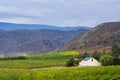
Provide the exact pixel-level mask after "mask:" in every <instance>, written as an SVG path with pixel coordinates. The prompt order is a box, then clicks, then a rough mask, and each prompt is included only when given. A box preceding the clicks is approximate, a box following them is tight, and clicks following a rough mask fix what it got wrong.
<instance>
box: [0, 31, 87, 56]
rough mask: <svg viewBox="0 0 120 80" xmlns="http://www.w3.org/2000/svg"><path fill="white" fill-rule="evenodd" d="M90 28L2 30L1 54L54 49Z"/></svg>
mask: <svg viewBox="0 0 120 80" xmlns="http://www.w3.org/2000/svg"><path fill="white" fill-rule="evenodd" d="M86 31H88V29H80V30H72V31H59V30H45V29H44V30H43V29H41V30H23V29H19V30H11V31H4V30H0V54H2V55H15V54H18V55H20V54H23V53H25V54H34V53H44V52H49V51H52V50H54V49H56V48H58V47H60V46H63V44H65V43H67V42H68V41H70V40H72V39H73V38H75V37H76V36H79V35H81V34H83V33H84V32H86Z"/></svg>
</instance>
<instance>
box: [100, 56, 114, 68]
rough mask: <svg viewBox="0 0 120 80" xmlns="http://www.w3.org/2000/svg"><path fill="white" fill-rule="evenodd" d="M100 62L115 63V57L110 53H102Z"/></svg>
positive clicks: (105, 63)
mask: <svg viewBox="0 0 120 80" xmlns="http://www.w3.org/2000/svg"><path fill="white" fill-rule="evenodd" d="M100 62H101V64H102V65H103V66H109V65H113V57H112V56H111V55H108V54H105V55H102V56H101V57H100Z"/></svg>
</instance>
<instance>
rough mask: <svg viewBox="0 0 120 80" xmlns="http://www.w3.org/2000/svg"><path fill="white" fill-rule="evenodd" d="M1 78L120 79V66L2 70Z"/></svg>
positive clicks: (26, 79) (56, 79)
mask: <svg viewBox="0 0 120 80" xmlns="http://www.w3.org/2000/svg"><path fill="white" fill-rule="evenodd" d="M0 79H1V80H120V66H109V67H108V66H107V67H80V68H63V69H46V70H39V69H38V70H34V69H33V70H32V69H23V70H7V69H5V70H4V69H3V70H0Z"/></svg>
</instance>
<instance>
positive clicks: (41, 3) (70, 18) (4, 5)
mask: <svg viewBox="0 0 120 80" xmlns="http://www.w3.org/2000/svg"><path fill="white" fill-rule="evenodd" d="M119 4H120V1H119V0H11V1H9V0H1V1H0V21H7V22H14V23H37V24H41V23H42V24H51V25H58V26H68V25H70V26H73V25H85V26H96V25H97V24H99V23H102V22H106V21H108V22H109V21H119V20H120V15H119V13H120V5H119Z"/></svg>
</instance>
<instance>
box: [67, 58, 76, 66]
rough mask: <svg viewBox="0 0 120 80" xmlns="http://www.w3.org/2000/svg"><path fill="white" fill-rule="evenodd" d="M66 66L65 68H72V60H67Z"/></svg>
mask: <svg viewBox="0 0 120 80" xmlns="http://www.w3.org/2000/svg"><path fill="white" fill-rule="evenodd" d="M66 66H67V67H72V66H74V59H70V60H68V61H67V63H66Z"/></svg>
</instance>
